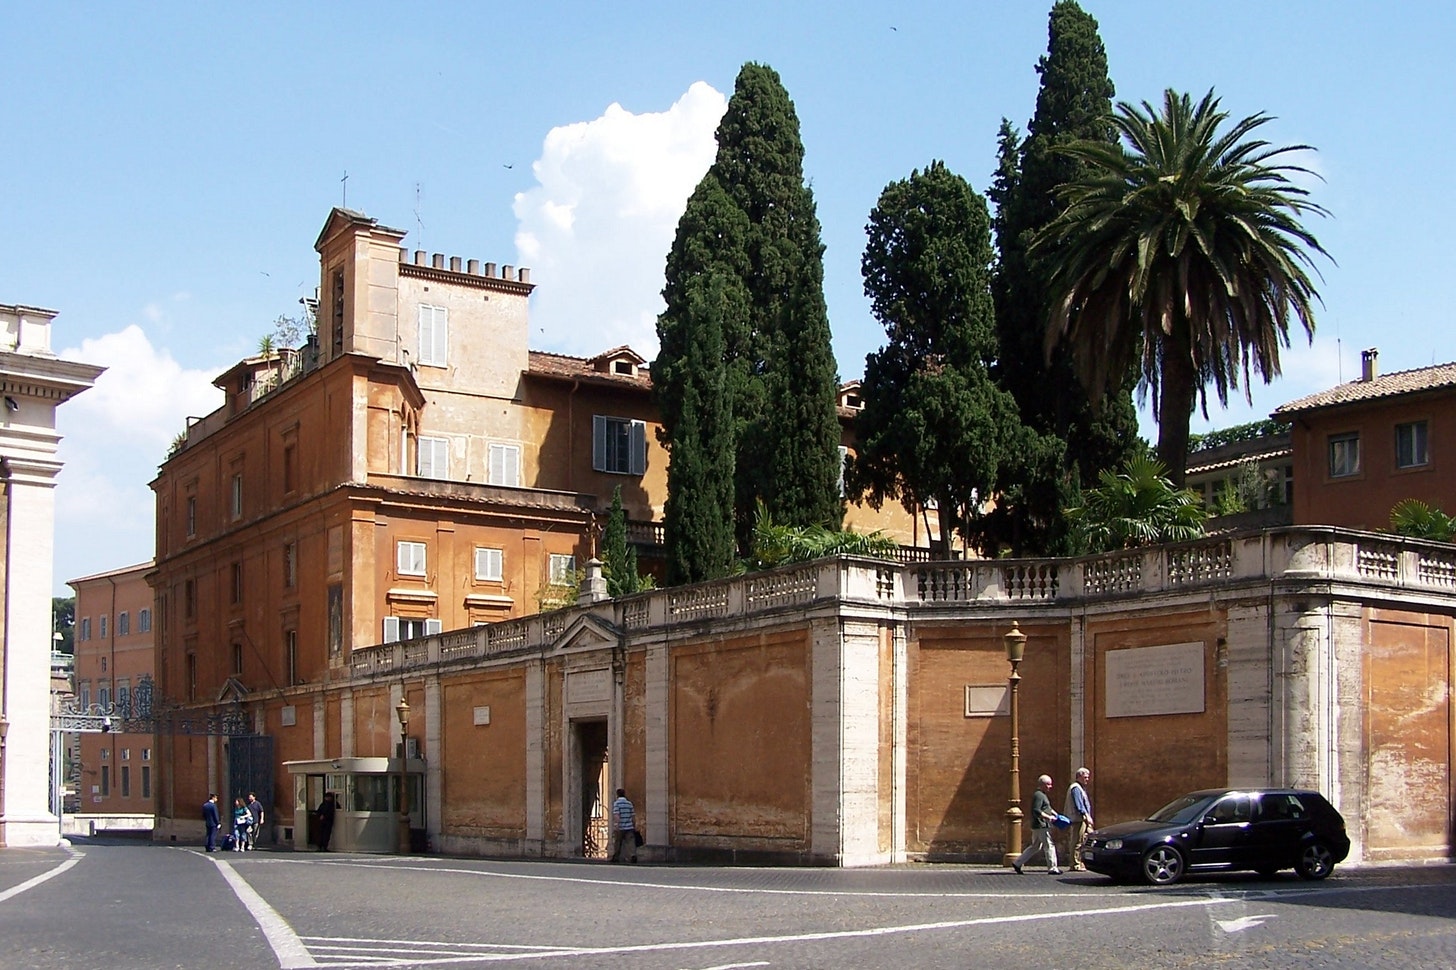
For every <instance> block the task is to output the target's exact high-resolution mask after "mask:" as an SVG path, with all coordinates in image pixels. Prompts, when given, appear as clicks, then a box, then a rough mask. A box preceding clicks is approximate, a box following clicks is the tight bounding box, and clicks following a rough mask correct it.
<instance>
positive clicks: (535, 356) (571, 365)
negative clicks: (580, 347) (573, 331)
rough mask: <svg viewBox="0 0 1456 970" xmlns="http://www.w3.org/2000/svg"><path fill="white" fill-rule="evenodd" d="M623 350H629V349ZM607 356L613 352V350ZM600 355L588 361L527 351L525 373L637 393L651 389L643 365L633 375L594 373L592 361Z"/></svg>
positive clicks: (598, 358)
mask: <svg viewBox="0 0 1456 970" xmlns="http://www.w3.org/2000/svg"><path fill="white" fill-rule="evenodd" d="M619 349H621V348H619ZM626 349H629V350H630V348H626ZM609 353H615V351H612V352H609ZM603 356H605V355H602V354H598V355H597V356H596V357H591V358H587V357H569V356H567V355H566V354H551V353H547V352H546V351H544V350H533V351H531V352H530V363H529V364H528V365H527V371H526V373H527V374H528V375H531V376H534V377H545V378H549V379H555V380H582V381H591V382H594V383H600V384H610V385H615V386H618V387H631V388H636V389H639V390H650V389H651V388H652V378H651V377H649V376H647V368H646V366H643V367H640V368H639V369H638V372H637V375H636V376H632V375H629V374H613V373H611V372H610V371H603V370H597V369H596V367H595V366H594V365H593V363H592V362H593V361H596V360H600V359H601V358H602V357H603Z"/></svg>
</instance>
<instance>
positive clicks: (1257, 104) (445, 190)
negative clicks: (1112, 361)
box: [0, 0, 1456, 595]
mask: <svg viewBox="0 0 1456 970" xmlns="http://www.w3.org/2000/svg"><path fill="white" fill-rule="evenodd" d="M1049 8H1050V2H1049V0H1044V2H1037V3H1024V2H1016V3H996V4H989V3H961V4H945V3H901V4H868V3H858V2H845V3H840V4H834V5H829V6H825V5H820V4H813V5H810V4H783V3H757V2H735V3H716V2H703V3H698V4H681V3H672V4H650V3H631V2H625V3H617V4H610V5H608V4H596V3H563V2H551V0H543V2H536V3H522V4H512V5H501V4H494V3H473V4H461V5H451V4H434V5H418V4H400V3H397V2H395V3H375V2H356V3H350V4H343V3H312V4H298V3H289V4H273V3H253V4H247V5H238V6H236V7H234V8H233V9H227V8H220V7H219V8H208V7H207V6H206V5H198V4H186V5H183V4H171V3H150V4H145V5H135V6H133V7H126V6H123V5H120V4H113V5H100V4H97V5H80V4H74V5H65V4H18V3H17V4H6V5H3V7H0V131H3V132H4V134H5V141H6V150H5V151H4V152H3V153H0V226H3V228H4V232H3V233H0V302H5V303H21V304H30V305H39V306H45V307H49V308H52V309H55V310H58V311H59V312H60V315H59V316H58V317H57V319H56V321H55V325H54V329H53V335H52V343H53V346H54V347H55V349H56V350H57V351H58V352H60V353H61V354H62V356H65V357H68V358H72V359H80V360H86V361H89V362H93V363H98V364H104V365H107V366H108V367H110V368H111V369H110V370H109V371H108V373H107V374H106V375H104V376H103V377H102V379H101V381H100V383H99V384H98V386H97V387H96V388H95V389H93V390H91V391H88V392H87V393H85V394H83V395H81V396H80V397H78V398H76V399H75V400H73V401H72V402H70V403H69V404H67V405H65V406H64V407H63V408H62V409H61V412H60V421H59V423H60V430H61V432H62V434H63V435H65V440H64V442H63V444H62V457H63V459H64V460H65V461H66V463H67V466H66V469H65V471H64V472H63V475H62V478H61V480H60V486H59V491H58V493H57V525H56V533H57V550H56V582H55V588H56V592H57V595H66V594H68V593H69V590H68V589H67V587H66V586H65V581H66V580H67V579H72V578H76V577H79V576H83V575H87V574H90V573H95V572H100V571H103V570H106V569H110V568H114V567H119V566H123V565H128V564H131V563H134V562H138V561H141V560H144V559H146V558H147V557H149V556H150V555H151V549H152V539H153V525H152V518H153V516H152V505H151V492H150V490H149V489H148V487H147V482H148V481H150V479H151V478H152V477H153V475H154V474H155V471H156V466H157V463H158V462H159V461H160V460H161V458H162V456H163V455H164V453H165V451H166V448H167V445H168V443H169V442H170V441H171V439H172V438H173V436H175V435H176V434H177V432H178V431H180V430H181V429H182V427H183V426H184V422H185V419H186V416H187V415H189V414H191V415H200V414H203V413H206V412H207V411H209V410H211V409H212V408H214V407H215V406H217V404H218V403H220V394H219V392H217V391H216V390H215V389H214V388H212V387H211V384H210V382H211V380H212V378H213V377H214V376H216V375H217V374H218V373H220V372H221V371H222V370H223V369H224V368H226V367H227V366H228V365H229V364H231V363H233V362H235V361H236V360H237V359H238V358H240V357H242V356H245V355H247V354H249V353H252V352H253V351H254V350H255V349H256V348H257V344H258V339H259V338H260V337H261V336H262V335H263V334H265V333H267V332H269V331H270V330H271V321H272V320H273V319H274V318H276V317H277V316H278V315H279V314H282V313H293V312H296V311H297V309H298V300H299V298H300V297H301V296H305V295H310V294H312V292H313V288H314V286H315V285H316V284H317V276H318V270H317V261H316V256H315V254H314V252H313V249H312V245H313V241H314V239H315V237H316V236H317V233H318V231H319V229H320V228H321V227H322V225H323V221H324V218H325V216H326V215H327V213H328V211H329V208H330V207H331V206H333V205H336V204H338V203H340V202H341V201H343V199H344V192H345V191H346V190H347V201H348V204H349V206H350V207H351V208H356V209H360V210H362V211H364V212H366V213H368V214H369V215H371V216H373V217H375V218H377V219H379V220H380V221H381V222H383V223H385V224H388V225H392V226H395V227H398V228H400V229H407V230H409V231H410V237H409V238H408V239H407V240H406V244H407V245H408V246H409V247H410V248H411V249H415V248H420V249H425V250H428V251H430V252H442V253H446V254H451V255H461V256H465V257H467V258H470V257H474V258H479V259H481V260H489V261H494V262H498V263H513V264H516V265H526V266H530V267H532V280H533V282H535V283H536V284H537V286H538V289H537V292H536V294H535V295H534V296H533V297H532V324H531V326H532V330H533V333H532V346H533V347H535V348H537V349H542V350H553V351H558V352H563V353H575V354H590V353H593V352H596V351H599V350H603V349H606V348H607V347H610V346H614V345H616V344H619V343H630V344H632V345H633V346H634V347H637V348H638V349H639V350H640V351H642V352H643V353H644V354H645V355H647V356H649V357H650V356H652V354H653V353H654V352H655V350H656V345H655V338H654V335H653V330H652V320H653V319H654V317H655V315H656V313H657V310H658V308H659V306H660V297H659V290H660V288H661V285H662V279H661V277H662V265H663V260H664V258H665V255H666V252H667V248H668V246H669V244H670V242H671V239H672V234H673V230H674V228H675V225H676V220H677V217H678V215H679V214H680V213H681V209H682V205H683V202H684V200H685V199H686V197H687V194H688V192H689V191H691V188H692V186H693V185H694V184H695V183H696V182H697V180H698V178H699V177H701V175H702V172H703V171H704V170H705V169H706V167H707V165H708V163H709V161H710V160H711V157H712V152H713V147H714V146H713V143H712V131H713V128H714V126H715V125H716V122H717V119H718V117H719V115H720V114H721V112H722V110H723V104H724V101H725V99H726V97H727V95H728V94H730V93H731V92H732V86H733V80H734V77H735V75H736V74H737V72H738V69H739V67H740V66H741V65H742V64H743V63H744V62H745V61H749V60H754V61H759V62H762V63H766V64H769V65H771V66H772V67H774V68H775V69H777V70H778V71H779V73H780V75H781V76H782V78H783V81H784V84H785V86H786V88H787V89H788V92H789V95H790V96H791V97H792V98H793V100H794V102H795V105H796V107H797V110H798V114H799V119H800V123H801V126H802V135H803V140H804V146H805V173H806V176H807V177H808V178H809V180H810V181H811V183H812V185H813V188H814V192H815V197H816V201H817V204H818V210H819V218H820V221H821V223H822V224H823V238H824V243H825V245H826V254H825V285H826V295H827V298H828V304H829V312H830V324H831V326H832V328H833V332H834V342H835V352H836V355H837V356H838V359H839V366H840V372H841V376H842V377H843V378H845V379H848V378H851V377H855V376H858V374H859V373H860V370H861V368H862V367H863V362H864V356H865V354H866V353H868V352H870V351H872V350H874V349H875V348H876V347H877V346H879V344H880V343H881V341H882V338H883V331H882V329H881V328H880V326H879V325H878V324H877V323H876V321H875V320H874V319H873V317H872V316H871V315H870V313H869V309H868V304H867V302H866V300H865V299H864V296H863V291H862V282H861V278H860V274H859V259H860V254H861V252H862V250H863V245H864V224H865V221H866V218H867V216H868V213H869V211H870V209H871V208H872V207H873V206H874V204H875V201H876V199H877V198H878V196H879V193H880V191H881V190H882V189H883V188H884V187H885V185H886V184H887V183H889V182H891V181H893V180H896V179H899V178H903V177H905V176H906V175H908V174H909V173H910V171H911V170H912V169H913V168H916V167H923V166H924V165H925V164H927V163H928V162H929V161H931V160H933V159H943V160H944V161H945V162H946V164H947V165H948V166H949V167H950V168H951V169H952V170H954V171H956V172H958V173H960V174H961V175H963V176H965V177H966V178H967V179H968V180H970V182H971V183H972V184H973V185H974V186H975V187H976V188H977V189H978V190H984V189H985V187H986V186H987V184H988V182H989V179H990V174H991V172H992V170H993V168H994V166H995V138H996V131H997V127H998V125H999V122H1000V119H1001V118H1002V117H1003V116H1005V117H1008V118H1010V119H1011V120H1012V121H1013V122H1014V123H1015V124H1016V125H1017V126H1018V127H1020V128H1023V129H1024V127H1025V125H1026V122H1027V120H1028V119H1029V118H1030V117H1031V113H1032V111H1033V109H1034V102H1035V97H1036V90H1037V82H1038V78H1037V75H1036V73H1035V70H1034V65H1035V63H1036V60H1037V58H1038V57H1039V56H1041V54H1042V53H1044V51H1045V49H1046V42H1047V36H1046V24H1047V12H1048V10H1049ZM1084 9H1087V10H1088V11H1089V12H1090V13H1092V15H1093V16H1095V17H1096V18H1097V20H1098V21H1099V24H1100V26H1101V34H1102V38H1103V41H1104V43H1105V44H1106V46H1107V50H1108V59H1109V64H1110V71H1111V75H1112V78H1113V81H1114V83H1115V84H1116V87H1117V96H1118V97H1119V98H1123V99H1129V100H1134V101H1141V100H1143V99H1148V100H1152V101H1155V102H1156V101H1157V100H1158V99H1159V98H1160V96H1161V92H1162V91H1163V89H1164V88H1166V87H1174V88H1177V89H1179V90H1185V91H1189V92H1191V93H1193V94H1194V95H1195V96H1197V95H1201V94H1202V93H1203V92H1205V91H1206V90H1208V89H1209V88H1210V87H1213V88H1216V89H1217V92H1218V94H1219V95H1220V96H1221V97H1222V98H1223V105H1224V107H1225V109H1227V110H1228V111H1229V112H1230V113H1231V114H1233V115H1234V116H1235V117H1242V116H1244V115H1247V114H1252V113H1255V112H1258V111H1264V112H1267V113H1269V114H1271V115H1275V116H1276V117H1277V121H1275V122H1274V123H1272V124H1270V125H1269V126H1267V127H1266V129H1265V132H1266V134H1267V135H1268V137H1270V139H1271V140H1273V141H1275V142H1277V143H1294V142H1305V143H1308V144H1311V145H1313V146H1315V147H1316V148H1317V149H1318V153H1317V154H1315V155H1314V156H1312V157H1311V158H1309V159H1308V160H1307V161H1308V163H1309V164H1310V165H1311V167H1313V168H1314V169H1316V170H1317V171H1318V172H1319V173H1320V174H1321V175H1322V176H1323V177H1324V180H1325V181H1324V182H1323V183H1315V184H1314V185H1313V186H1312V188H1313V192H1314V200H1315V201H1317V202H1319V203H1320V204H1322V205H1324V206H1325V207H1327V208H1328V209H1329V210H1330V211H1331V213H1332V214H1333V217H1332V218H1331V219H1328V220H1319V221H1316V222H1315V223H1314V224H1313V225H1312V228H1313V229H1314V230H1315V232H1316V234H1317V235H1318V236H1319V237H1320V239H1321V241H1322V242H1323V243H1324V244H1325V246H1326V248H1327V249H1328V250H1329V251H1330V253H1331V254H1332V256H1333V257H1334V260H1335V261H1334V262H1333V263H1330V262H1323V263H1321V265H1320V270H1321V273H1322V275H1323V283H1322V284H1321V287H1320V289H1321V292H1322V295H1323V297H1324V308H1323V311H1322V313H1321V314H1320V315H1319V317H1318V327H1319V329H1318V334H1317V336H1316V339H1315V341H1314V345H1313V347H1308V346H1305V345H1304V343H1303V341H1302V339H1300V340H1297V341H1296V346H1295V348H1294V349H1293V350H1291V351H1289V352H1287V353H1286V355H1285V377H1284V378H1283V380H1281V381H1279V382H1278V383H1276V384H1275V385H1274V386H1272V387H1269V388H1264V387H1262V386H1260V387H1257V388H1255V392H1254V404H1253V406H1252V407H1249V406H1247V405H1245V404H1243V402H1242V401H1238V402H1234V403H1233V405H1232V406H1231V407H1230V408H1229V410H1228V411H1227V412H1224V411H1218V410H1215V411H1213V412H1211V413H1210V421H1208V422H1204V421H1202V420H1201V418H1199V419H1195V423H1194V430H1204V429H1207V428H1209V427H1222V426H1226V425H1230V424H1237V423H1241V422H1243V421H1247V420H1252V419H1253V418H1257V417H1263V416H1265V415H1267V414H1268V412H1269V411H1271V410H1272V409H1273V408H1274V407H1276V406H1278V405H1279V404H1280V403H1283V402H1284V401H1287V400H1292V399H1293V398H1296V397H1299V396H1301V395H1303V394H1306V393H1309V392H1311V391H1314V390H1320V389H1323V388H1325V387H1328V386H1330V385H1332V384H1334V383H1336V382H1338V381H1339V380H1340V379H1342V378H1343V379H1345V380H1349V379H1351V378H1352V377H1354V376H1356V375H1357V374H1358V370H1359V354H1360V350H1361V349H1362V348H1365V347H1369V346H1378V347H1379V348H1380V352H1381V356H1380V367H1381V370H1382V371H1387V372H1388V371H1393V370H1403V369H1407V368H1411V367H1421V366H1426V365H1429V364H1431V363H1436V362H1444V361H1449V360H1452V359H1456V353H1453V350H1452V347H1451V337H1450V336H1449V334H1450V333H1451V332H1452V323H1453V320H1452V317H1453V311H1452V310H1451V308H1450V304H1449V301H1448V300H1447V299H1445V298H1444V297H1442V296H1441V295H1440V293H1441V291H1442V290H1444V289H1445V287H1438V286H1437V285H1436V281H1438V280H1440V279H1443V278H1446V273H1447V272H1448V269H1447V266H1446V265H1445V264H1446V262H1447V260H1448V258H1449V254H1448V249H1449V247H1448V246H1444V245H1441V244H1439V243H1438V241H1437V240H1438V236H1437V232H1438V230H1439V229H1440V228H1441V227H1446V226H1449V225H1451V224H1453V222H1456V211H1453V210H1456V204H1453V192H1452V190H1451V188H1450V179H1449V177H1448V171H1449V168H1450V159H1451V158H1452V156H1453V154H1456V153H1453V147H1456V146H1453V135H1452V129H1451V126H1450V125H1449V123H1448V120H1449V119H1450V118H1451V117H1452V116H1453V115H1456V84H1453V77H1452V70H1451V68H1450V66H1449V64H1450V51H1451V50H1452V48H1453V41H1456V30H1453V25H1456V13H1453V12H1452V11H1451V9H1450V8H1449V6H1447V5H1444V4H1437V3H1434V2H1430V3H1427V2H1419V3H1404V4H1390V5H1376V4H1367V3H1352V2H1342V0H1333V2H1324V3H1314V2H1309V3H1304V2H1288V3H1280V2H1269V0H1266V2H1257V3H1256V2H1244V0H1229V2H1219V3H1211V2H1201V0H1187V2H1182V3H1176V4H1174V3H1158V4H1152V3H1132V2H1121V0H1118V2H1114V0H1102V2H1095V0H1088V2H1087V3H1085V4H1084ZM1442 64H1447V65H1448V66H1447V67H1445V68H1443V67H1441V65H1442ZM345 172H347V173H348V181H347V183H345V182H342V181H341V179H342V178H343V176H344V174H345ZM1146 431H1147V433H1148V434H1151V433H1152V428H1151V425H1150V424H1148V425H1146Z"/></svg>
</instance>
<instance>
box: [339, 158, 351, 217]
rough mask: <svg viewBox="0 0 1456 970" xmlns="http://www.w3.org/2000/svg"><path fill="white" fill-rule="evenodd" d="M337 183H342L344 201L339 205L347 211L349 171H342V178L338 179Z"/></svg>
mask: <svg viewBox="0 0 1456 970" xmlns="http://www.w3.org/2000/svg"><path fill="white" fill-rule="evenodd" d="M339 181H340V182H342V183H344V201H343V202H341V203H340V205H341V206H342V207H343V208H345V209H347V208H349V170H348V169H347V168H346V169H344V177H343V178H341V179H339Z"/></svg>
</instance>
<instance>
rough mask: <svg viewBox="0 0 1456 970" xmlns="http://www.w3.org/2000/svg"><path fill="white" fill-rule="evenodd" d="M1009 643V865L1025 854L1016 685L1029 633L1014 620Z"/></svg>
mask: <svg viewBox="0 0 1456 970" xmlns="http://www.w3.org/2000/svg"><path fill="white" fill-rule="evenodd" d="M1002 641H1003V642H1004V643H1005V644H1006V659H1007V660H1008V661H1010V663H1011V676H1010V678H1009V679H1008V683H1009V684H1010V688H1011V698H1010V701H1011V705H1010V706H1011V799H1010V807H1008V808H1007V809H1006V855H1005V856H1003V857H1002V859H1001V864H1002V865H1003V866H1009V865H1011V864H1012V863H1013V862H1015V861H1016V858H1017V856H1019V855H1021V818H1022V814H1021V712H1020V710H1019V709H1018V707H1017V703H1016V702H1017V696H1016V688H1017V687H1018V686H1020V684H1021V675H1020V674H1019V673H1017V672H1016V668H1017V667H1019V666H1020V665H1021V658H1022V657H1023V656H1025V654H1026V634H1025V633H1022V632H1021V628H1020V627H1019V626H1017V625H1016V621H1015V620H1012V621H1011V629H1010V630H1008V631H1007V632H1006V635H1005V636H1004V637H1002Z"/></svg>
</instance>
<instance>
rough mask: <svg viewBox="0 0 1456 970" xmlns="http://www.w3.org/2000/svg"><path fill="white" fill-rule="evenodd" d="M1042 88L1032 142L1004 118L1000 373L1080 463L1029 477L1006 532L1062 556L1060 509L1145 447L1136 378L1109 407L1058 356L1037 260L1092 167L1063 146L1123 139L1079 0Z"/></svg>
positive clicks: (1056, 38)
mask: <svg viewBox="0 0 1456 970" xmlns="http://www.w3.org/2000/svg"><path fill="white" fill-rule="evenodd" d="M1036 70H1037V73H1038V74H1040V75H1041V87H1040V90H1039V91H1038V93H1037V99H1036V113H1035V115H1034V116H1033V117H1032V119H1031V123H1030V124H1029V126H1028V129H1027V135H1026V137H1025V138H1024V139H1022V138H1020V137H1019V135H1018V134H1017V132H1016V131H1015V129H1014V128H1013V127H1012V126H1011V124H1010V123H1009V122H1007V121H1005V120H1003V121H1002V124H1001V132H1000V138H999V143H1000V144H999V152H998V167H997V172H996V175H995V179H994V181H993V184H992V188H991V190H990V192H989V193H988V195H989V196H990V198H991V200H992V201H993V202H994V203H995V204H996V218H995V220H994V228H995V230H996V243H997V248H998V251H999V259H998V262H997V266H996V272H995V276H994V279H993V282H992V293H993V295H994V297H995V303H996V330H997V338H998V343H999V347H1000V353H999V362H998V365H997V368H996V376H997V380H998V381H999V383H1001V385H1002V386H1003V387H1005V388H1007V389H1008V390H1010V391H1011V393H1012V395H1013V396H1015V398H1016V402H1017V404H1018V406H1019V407H1020V409H1021V414H1022V418H1023V420H1025V421H1026V422H1027V423H1028V424H1030V425H1031V426H1033V427H1034V428H1036V429H1037V430H1038V431H1040V432H1043V433H1049V434H1054V435H1056V436H1057V437H1059V438H1061V439H1063V441H1065V442H1066V456H1067V461H1068V462H1069V464H1070V467H1069V468H1067V469H1066V470H1065V471H1064V472H1062V473H1058V475H1059V478H1060V480H1059V481H1056V482H1049V481H1042V480H1027V481H1025V482H1023V483H1022V486H1021V488H1020V489H1018V490H1017V494H1019V495H1020V496H1021V497H1022V498H1023V499H1024V500H1025V501H1024V504H1022V505H1021V507H1019V508H1012V507H1011V505H1012V504H1013V503H1008V508H1007V510H1006V511H1007V513H1008V515H1007V516H1006V519H1005V521H1006V522H1007V527H1008V529H1009V530H1010V531H1009V534H1008V535H1007V536H1005V537H1004V538H1005V539H1006V541H1008V542H1009V543H1010V544H1011V545H1012V546H1013V548H1014V549H1016V551H1018V552H1023V551H1029V552H1037V551H1040V552H1057V551H1064V550H1065V546H1064V545H1063V544H1062V539H1063V538H1064V536H1065V534H1066V530H1065V523H1064V522H1063V520H1062V518H1061V514H1060V509H1061V508H1062V507H1063V506H1064V505H1065V504H1066V503H1065V499H1066V498H1067V496H1068V495H1070V494H1071V493H1073V492H1075V490H1076V489H1077V487H1078V482H1079V481H1095V480H1096V479H1097V476H1098V474H1099V473H1100V472H1101V471H1102V470H1103V469H1105V468H1111V467H1117V466H1119V465H1120V464H1121V463H1122V462H1123V461H1124V460H1125V459H1126V458H1127V457H1128V456H1129V455H1130V454H1132V453H1133V452H1134V451H1136V450H1137V448H1138V447H1139V443H1138V437H1137V415H1136V411H1135V410H1134V408H1133V405H1132V387H1133V381H1132V380H1131V378H1132V375H1131V374H1129V375H1128V376H1129V380H1128V381H1127V382H1126V383H1125V384H1124V385H1123V386H1122V387H1120V388H1118V389H1116V390H1115V391H1114V392H1113V393H1109V394H1108V395H1107V397H1106V398H1105V399H1104V401H1103V402H1102V405H1101V406H1100V408H1098V409H1095V410H1094V408H1093V407H1092V406H1091V404H1090V403H1089V401H1088V397H1087V394H1086V392H1085V391H1084V390H1083V388H1082V386H1081V384H1080V383H1079V382H1078V381H1077V380H1076V378H1075V375H1074V373H1073V370H1072V364H1071V358H1070V355H1069V354H1068V353H1067V352H1066V351H1065V350H1060V351H1058V352H1057V353H1056V354H1055V355H1054V356H1053V358H1052V359H1051V360H1050V361H1048V359H1047V356H1046V350H1045V348H1046V325H1047V319H1048V315H1049V311H1050V307H1049V306H1048V303H1047V297H1046V293H1047V280H1046V278H1045V276H1046V274H1045V271H1044V270H1043V269H1042V268H1041V267H1039V266H1038V265H1036V264H1034V263H1033V262H1032V261H1031V260H1030V259H1029V258H1028V255H1027V247H1028V246H1029V244H1030V241H1031V238H1032V236H1033V235H1034V234H1035V233H1036V232H1037V230H1039V229H1041V228H1042V227H1043V226H1045V225H1046V224H1047V223H1049V222H1051V221H1052V219H1054V218H1056V216H1057V215H1058V213H1060V211H1061V210H1062V208H1063V204H1062V203H1061V202H1060V201H1058V199H1057V196H1056V188H1057V186H1059V185H1061V184H1063V183H1065V182H1068V181H1071V180H1072V179H1073V178H1075V177H1076V176H1077V175H1078V174H1080V168H1081V166H1082V164H1083V163H1081V162H1078V161H1076V160H1074V159H1071V158H1069V157H1067V156H1064V155H1062V154H1060V153H1059V152H1057V151H1056V149H1057V148H1058V147H1060V146H1064V145H1066V144H1069V143H1071V142H1073V141H1077V140H1079V139H1097V140H1102V141H1107V142H1109V143H1111V142H1113V141H1114V140H1115V134H1114V131H1113V128H1112V124H1111V116H1112V96H1113V85H1112V81H1111V79H1110V78H1109V77H1108V74H1107V52H1106V49H1105V48H1104V47H1103V45H1102V39H1101V37H1100V36H1099V35H1098V32H1097V21H1096V20H1095V19H1093V18H1092V17H1091V16H1090V15H1088V14H1087V13H1086V12H1085V11H1083V10H1082V8H1081V7H1079V6H1078V5H1077V4H1076V2H1075V0H1059V2H1058V3H1056V4H1055V5H1054V6H1053V7H1052V10H1051V14H1050V16H1049V18H1048V44H1047V53H1046V54H1045V55H1044V56H1043V57H1042V58H1041V59H1040V60H1039V61H1038V62H1037V65H1036Z"/></svg>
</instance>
